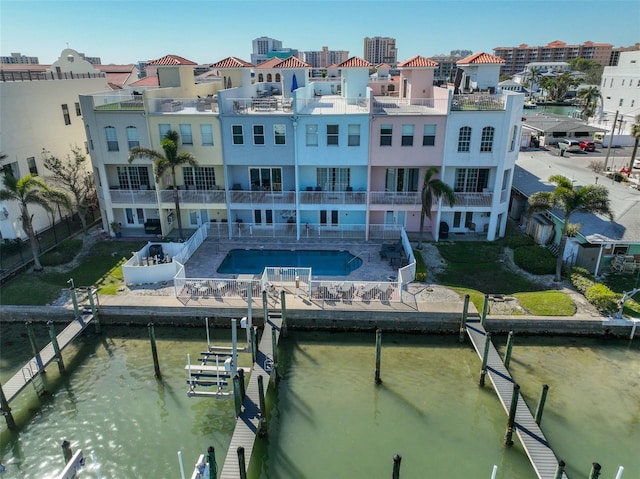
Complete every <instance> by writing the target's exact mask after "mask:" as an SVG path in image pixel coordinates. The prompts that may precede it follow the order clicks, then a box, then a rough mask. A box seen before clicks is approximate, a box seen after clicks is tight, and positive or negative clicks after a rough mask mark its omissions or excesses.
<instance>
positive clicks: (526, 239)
mask: <svg viewBox="0 0 640 479" xmlns="http://www.w3.org/2000/svg"><path fill="white" fill-rule="evenodd" d="M534 244H535V243H534V241H533V238H531V237H530V236H527V235H524V234H517V235H513V236H509V237H508V238H507V246H508V247H509V248H511V249H513V250H515V249H516V248H520V247H521V246H533V245H534Z"/></svg>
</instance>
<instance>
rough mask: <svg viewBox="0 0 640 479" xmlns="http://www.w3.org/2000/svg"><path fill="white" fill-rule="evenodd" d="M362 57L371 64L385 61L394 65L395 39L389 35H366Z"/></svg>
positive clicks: (396, 54)
mask: <svg viewBox="0 0 640 479" xmlns="http://www.w3.org/2000/svg"><path fill="white" fill-rule="evenodd" d="M364 59H365V60H366V61H368V62H369V63H371V64H373V65H379V64H380V63H387V64H388V65H390V66H394V67H395V66H396V63H398V50H397V48H396V39H395V38H390V37H373V38H369V37H366V38H365V39H364Z"/></svg>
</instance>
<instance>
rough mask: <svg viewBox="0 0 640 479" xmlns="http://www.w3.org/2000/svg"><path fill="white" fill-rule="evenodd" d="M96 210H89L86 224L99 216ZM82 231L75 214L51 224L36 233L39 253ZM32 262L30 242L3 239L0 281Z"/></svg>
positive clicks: (91, 223) (0, 252) (0, 253)
mask: <svg viewBox="0 0 640 479" xmlns="http://www.w3.org/2000/svg"><path fill="white" fill-rule="evenodd" d="M96 214H97V212H95V213H94V212H90V213H89V216H88V217H87V224H88V225H93V224H94V223H95V222H96V221H97V220H98V219H99V217H98V216H96ZM81 231H82V223H81V222H80V219H79V218H78V215H77V214H74V215H73V216H71V217H69V216H67V217H65V218H63V219H62V220H61V221H59V222H57V223H56V224H54V225H53V226H50V227H49V228H46V229H44V230H42V231H38V232H37V233H36V241H37V242H38V251H39V252H40V254H43V253H46V252H47V251H50V250H52V249H53V248H55V247H56V246H57V245H58V244H60V243H61V242H62V241H64V240H65V239H67V238H70V237H72V236H75V235H76V234H78V233H80V232H81ZM31 263H33V254H32V253H31V243H30V242H29V239H28V238H27V239H25V240H19V239H16V240H4V241H3V242H2V243H1V244H0V283H3V282H4V281H6V280H7V279H9V278H11V277H12V276H13V275H15V274H16V273H17V272H19V271H21V270H22V269H23V268H25V267H27V266H29V265H30V264H31Z"/></svg>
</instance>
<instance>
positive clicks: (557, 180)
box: [529, 175, 613, 281]
mask: <svg viewBox="0 0 640 479" xmlns="http://www.w3.org/2000/svg"><path fill="white" fill-rule="evenodd" d="M549 181H550V182H551V183H553V184H555V185H556V188H555V190H553V191H539V192H537V193H534V194H532V195H531V196H530V197H529V214H531V213H533V212H536V211H547V210H552V209H558V210H560V211H561V212H562V215H563V217H562V218H561V219H562V221H563V223H562V229H561V231H560V233H561V235H560V247H559V251H558V258H557V260H556V274H555V278H554V281H560V276H561V273H562V259H563V257H564V249H565V246H566V244H567V237H568V236H569V234H576V233H577V232H578V231H579V230H580V225H572V224H570V223H569V219H570V218H571V215H572V214H573V213H576V212H579V211H583V212H588V213H600V214H606V215H608V216H609V219H610V220H611V221H613V214H612V212H611V208H610V206H609V191H608V190H607V188H605V187H604V186H602V185H586V186H582V187H578V188H574V187H573V183H572V182H571V180H570V179H569V178H567V177H566V176H562V175H553V176H551V177H550V178H549Z"/></svg>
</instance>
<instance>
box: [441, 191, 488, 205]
mask: <svg viewBox="0 0 640 479" xmlns="http://www.w3.org/2000/svg"><path fill="white" fill-rule="evenodd" d="M455 195H456V203H455V206H465V207H469V208H473V207H476V208H489V207H490V206H491V202H492V201H493V193H491V192H483V193H455ZM442 205H443V206H445V207H446V206H449V204H448V203H447V202H446V201H443V202H442Z"/></svg>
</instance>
